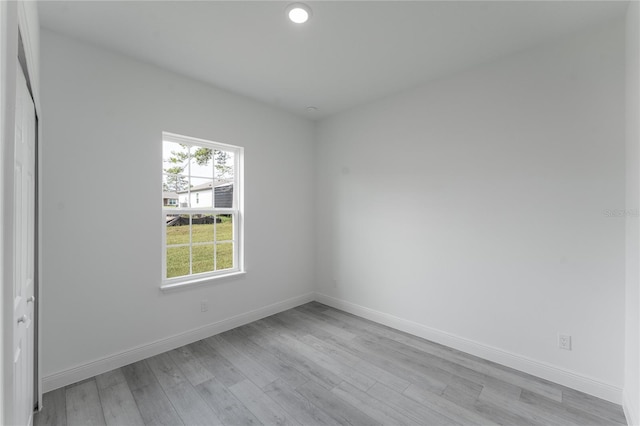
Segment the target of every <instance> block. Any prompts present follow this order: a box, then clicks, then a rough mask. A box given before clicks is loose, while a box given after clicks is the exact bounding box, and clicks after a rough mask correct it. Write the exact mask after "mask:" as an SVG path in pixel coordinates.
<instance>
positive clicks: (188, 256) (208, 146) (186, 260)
mask: <svg viewBox="0 0 640 426" xmlns="http://www.w3.org/2000/svg"><path fill="white" fill-rule="evenodd" d="M242 154H243V149H242V148H241V147H237V146H232V145H226V144H220V143H215V142H210V141H204V140H201V139H195V138H190V137H185V136H180V135H174V134H170V133H163V161H162V165H163V174H162V186H163V191H164V192H173V193H175V194H177V198H178V199H177V201H175V205H171V206H170V207H169V206H163V217H164V224H163V236H162V241H163V253H162V256H163V257H162V258H163V272H162V275H163V284H164V285H173V284H177V283H182V282H189V281H196V280H198V281H199V280H202V279H207V278H213V277H216V276H224V275H228V274H233V273H237V272H241V271H242V270H243V265H242V259H243V256H242V246H241V245H242V238H241V237H242V222H243V218H242V209H241V207H242Z"/></svg>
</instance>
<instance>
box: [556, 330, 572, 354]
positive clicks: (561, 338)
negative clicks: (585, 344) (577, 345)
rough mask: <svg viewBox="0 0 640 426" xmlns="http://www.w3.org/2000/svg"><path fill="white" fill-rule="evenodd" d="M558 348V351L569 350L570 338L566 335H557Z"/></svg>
mask: <svg viewBox="0 0 640 426" xmlns="http://www.w3.org/2000/svg"><path fill="white" fill-rule="evenodd" d="M558 347H559V348H560V349H566V350H568V351H570V350H571V336H569V335H567V334H558Z"/></svg>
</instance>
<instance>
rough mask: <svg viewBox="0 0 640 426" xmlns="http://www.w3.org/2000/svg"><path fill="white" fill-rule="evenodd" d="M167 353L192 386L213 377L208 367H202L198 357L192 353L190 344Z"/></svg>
mask: <svg viewBox="0 0 640 426" xmlns="http://www.w3.org/2000/svg"><path fill="white" fill-rule="evenodd" d="M169 355H170V356H171V357H172V358H173V360H174V361H175V363H176V364H177V365H178V366H179V368H180V371H181V372H182V374H184V375H185V377H186V378H187V380H189V383H191V384H192V385H193V386H197V385H199V384H200V383H204V382H206V381H207V380H210V379H212V378H213V373H212V372H211V371H209V369H207V368H203V364H202V363H201V362H200V361H201V360H200V358H199V357H198V356H196V355H195V354H194V353H193V351H192V348H191V347H190V346H188V345H187V346H182V347H180V348H178V349H174V350H173V351H170V352H169Z"/></svg>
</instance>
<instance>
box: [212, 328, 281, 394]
mask: <svg viewBox="0 0 640 426" xmlns="http://www.w3.org/2000/svg"><path fill="white" fill-rule="evenodd" d="M204 341H205V342H206V343H207V344H208V345H209V346H211V347H212V348H213V349H214V350H216V351H217V352H218V353H219V354H220V355H222V356H223V357H225V358H226V359H227V360H228V361H229V362H230V363H231V364H233V365H234V366H235V367H236V368H237V369H238V370H239V371H240V372H241V373H242V374H244V376H245V377H247V378H248V379H249V380H251V381H252V382H253V383H255V384H256V385H257V386H258V387H259V388H263V387H265V386H266V385H268V384H269V383H271V382H273V381H275V380H277V379H278V377H277V376H276V375H275V374H272V373H271V372H270V371H269V370H267V369H265V368H264V367H262V366H261V365H260V364H258V363H257V362H256V361H254V360H253V359H251V358H250V357H248V356H247V355H245V354H244V353H242V351H240V350H238V349H236V348H235V347H234V346H233V345H232V344H231V342H229V341H228V340H226V339H225V338H224V337H223V336H212V337H209V338H207V339H204Z"/></svg>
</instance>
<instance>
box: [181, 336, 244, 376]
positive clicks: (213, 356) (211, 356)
mask: <svg viewBox="0 0 640 426" xmlns="http://www.w3.org/2000/svg"><path fill="white" fill-rule="evenodd" d="M187 347H188V348H189V349H190V350H191V351H192V352H193V354H194V355H195V356H196V357H197V358H198V360H199V361H200V363H201V364H202V365H204V367H205V368H206V369H207V370H208V371H209V372H210V373H211V374H212V375H213V376H214V377H215V378H216V380H218V381H219V382H222V384H224V385H225V386H227V387H229V386H233V385H235V384H236V383H239V382H241V381H243V380H245V379H246V377H245V375H244V374H242V373H241V372H240V371H239V370H238V369H237V368H236V367H235V366H234V365H233V364H231V363H230V362H229V360H227V359H226V358H225V357H223V356H222V355H220V353H219V352H218V351H217V350H215V349H213V348H212V347H211V346H209V345H207V344H206V343H205V342H204V341H202V340H200V341H198V342H195V343H192V344H190V345H188V346H187Z"/></svg>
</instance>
